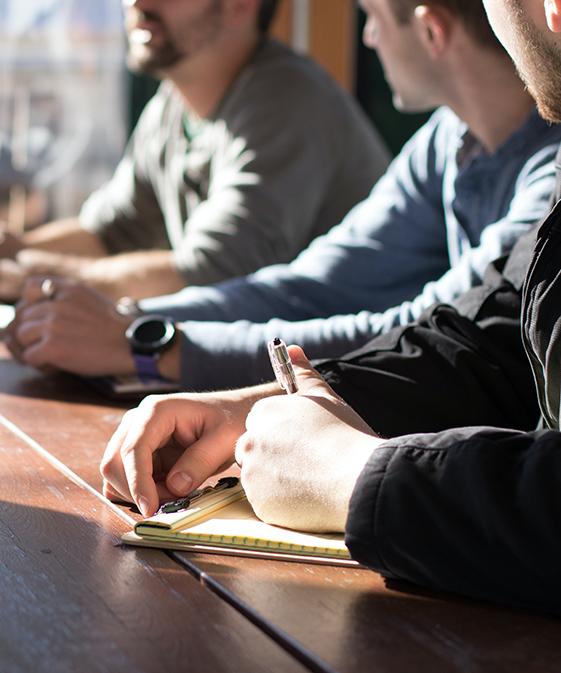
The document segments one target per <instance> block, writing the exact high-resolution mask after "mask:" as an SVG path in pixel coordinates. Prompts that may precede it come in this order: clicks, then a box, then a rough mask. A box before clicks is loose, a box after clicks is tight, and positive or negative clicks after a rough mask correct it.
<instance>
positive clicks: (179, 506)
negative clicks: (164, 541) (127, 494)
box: [156, 477, 240, 514]
mask: <svg viewBox="0 0 561 673" xmlns="http://www.w3.org/2000/svg"><path fill="white" fill-rule="evenodd" d="M239 481H240V480H239V479H238V478H237V477H222V478H221V479H219V480H218V481H217V482H216V484H215V485H214V486H205V487H204V488H201V489H196V490H195V491H193V492H192V493H190V494H189V495H188V496H185V497H184V498H178V499H177V500H172V501H171V502H166V503H165V504H164V505H162V506H161V507H160V509H159V510H158V511H157V512H156V514H174V513H175V512H181V511H183V510H184V509H189V507H191V505H192V504H193V503H194V502H196V501H197V500H199V498H201V497H202V496H203V495H210V494H211V493H217V492H219V491H225V490H226V489H227V488H233V487H234V486H237V485H238V483H239Z"/></svg>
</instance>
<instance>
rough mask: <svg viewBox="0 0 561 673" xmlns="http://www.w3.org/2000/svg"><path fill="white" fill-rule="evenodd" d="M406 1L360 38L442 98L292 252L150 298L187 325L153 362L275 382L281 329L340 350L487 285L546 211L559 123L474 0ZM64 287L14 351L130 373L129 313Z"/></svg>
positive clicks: (430, 98) (30, 319)
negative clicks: (246, 271)
mask: <svg viewBox="0 0 561 673" xmlns="http://www.w3.org/2000/svg"><path fill="white" fill-rule="evenodd" d="M406 4H408V5H409V7H410V11H409V12H408V13H407V12H406V13H405V14H403V13H401V12H396V10H395V8H394V7H393V5H392V4H390V3H388V2H387V0H381V1H379V2H370V3H364V9H365V10H366V11H367V15H368V21H367V24H366V28H365V34H364V39H365V42H366V44H367V45H369V46H371V47H373V48H376V49H377V51H378V53H379V55H380V58H381V60H382V63H383V65H384V68H385V72H386V76H387V79H388V81H389V82H390V84H391V86H392V88H393V90H394V101H395V103H396V104H397V105H398V107H401V108H403V109H409V110H420V109H427V108H432V107H434V106H436V105H446V106H448V107H442V108H440V109H438V110H437V111H436V112H435V113H434V114H433V116H432V117H431V119H430V120H429V121H428V123H427V124H426V125H425V126H424V127H423V128H421V129H420V130H419V131H418V133H417V134H416V135H415V136H414V137H413V138H412V139H411V140H410V141H409V143H407V145H406V146H405V147H404V149H403V150H402V152H401V153H400V155H399V156H398V157H397V158H396V159H395V161H394V162H393V163H392V165H391V166H390V168H389V169H388V171H387V173H386V175H385V176H384V177H383V178H382V179H381V180H380V181H379V182H378V183H377V185H376V186H375V187H374V189H373V190H372V192H371V194H370V196H369V197H368V198H367V199H366V200H365V201H363V202H362V203H361V204H359V205H358V206H356V207H355V208H354V209H353V210H352V211H351V212H350V213H349V214H348V216H347V217H346V218H345V219H344V221H343V222H342V223H341V224H340V225H339V226H338V227H336V228H335V229H333V230H332V231H331V232H330V233H329V234H327V235H326V236H323V237H322V238H319V239H317V240H316V241H315V242H314V243H312V245H311V246H310V247H309V248H308V249H307V250H305V251H304V252H303V253H301V254H300V256H299V257H298V258H297V259H296V260H295V261H294V262H292V263H291V264H289V265H278V266H273V267H268V268H265V269H263V270H261V271H259V272H257V273H255V274H253V275H251V276H248V277H244V278H238V279H234V280H230V281H226V282H224V283H221V284H219V285H215V286H213V287H190V288H187V289H186V290H184V291H182V292H180V293H178V294H176V295H171V296H169V297H160V298H156V299H150V300H146V301H144V302H142V303H141V308H142V309H143V310H144V311H147V312H150V313H158V314H165V315H168V316H171V317H172V318H173V319H174V320H176V321H182V322H181V323H180V324H179V330H178V335H179V338H177V339H176V340H175V343H174V345H173V346H172V347H171V348H169V349H168V350H166V351H165V352H164V351H158V349H157V348H156V347H155V348H154V350H153V352H152V353H151V355H152V356H153V359H154V364H153V370H157V371H159V373H160V374H162V375H163V376H165V377H167V378H170V379H176V380H179V379H180V380H181V384H182V385H183V386H184V387H187V388H190V389H195V390H197V389H198V390H200V389H208V388H216V387H218V386H239V385H244V384H252V383H257V382H259V381H261V380H263V379H267V378H269V377H270V366H269V363H268V360H267V356H266V341H267V339H268V338H270V337H272V336H275V335H278V336H280V337H282V338H283V339H284V340H285V341H288V342H298V343H299V344H301V345H302V346H303V347H304V348H305V349H306V352H307V353H308V355H309V356H310V357H324V356H336V355H338V354H341V353H344V352H346V351H348V350H350V349H352V348H355V347H358V346H360V345H362V344H363V343H365V342H366V341H367V340H368V339H369V338H371V337H372V336H374V335H376V334H378V333H380V332H384V331H387V330H388V329H389V328H391V327H393V326H395V325H400V324H407V323H408V322H410V321H411V320H414V319H415V318H416V317H418V316H419V315H420V313H421V312H422V310H423V309H425V308H427V307H428V306H430V305H431V304H433V303H434V302H435V301H440V302H442V301H444V302H447V301H451V300H452V299H453V298H454V297H456V296H458V295H459V294H461V293H462V292H464V291H466V290H467V289H469V288H470V287H472V286H473V285H476V284H478V283H480V282H481V280H482V274H483V269H484V268H485V266H486V264H487V263H488V262H489V261H490V260H492V259H495V258H496V257H498V256H500V255H501V254H504V253H505V252H507V251H508V250H509V249H510V248H511V247H512V245H513V243H514V242H515V240H516V239H517V238H518V236H519V235H520V234H521V233H522V232H524V231H526V230H527V229H528V228H529V227H530V226H531V225H532V224H533V223H534V222H535V221H536V220H538V219H540V217H541V216H542V215H543V214H544V213H545V211H546V209H547V205H548V201H549V195H550V193H551V191H552V189H553V157H554V155H555V151H556V147H557V145H558V143H559V141H560V139H561V129H559V128H557V127H550V126H548V125H547V124H546V123H545V122H544V121H543V120H541V119H540V118H539V117H538V115H537V113H536V111H535V109H534V105H533V101H532V100H531V98H530V97H529V96H528V94H527V93H526V91H525V90H524V87H523V85H522V83H521V82H520V80H519V79H518V77H517V75H516V72H515V70H514V68H513V66H512V63H511V62H510V60H509V59H508V57H507V56H506V54H505V52H504V51H503V50H502V48H501V47H500V46H499V45H498V43H497V42H496V41H495V39H494V37H493V36H492V34H491V31H490V29H489V26H488V24H487V21H486V18H485V15H484V10H483V7H482V5H481V4H480V2H479V0H472V2H469V3H465V4H462V5H461V7H458V6H457V3H453V2H450V3H446V2H442V1H439V2H438V3H435V4H434V5H432V4H430V3H429V4H424V5H419V6H418V7H417V6H415V3H406ZM57 286H58V287H57V294H56V301H54V302H53V301H49V302H44V301H39V302H37V300H38V299H39V300H40V299H41V297H40V296H38V295H37V292H36V290H34V289H33V287H32V288H31V289H30V290H29V291H28V293H27V298H26V302H24V304H23V305H22V307H21V308H20V310H19V312H18V318H17V322H16V324H15V325H14V326H13V327H12V334H13V339H14V341H13V343H14V344H15V345H14V352H15V353H16V354H17V356H18V357H20V358H21V359H22V361H24V362H26V363H27V364H31V365H34V366H38V367H42V366H45V365H49V366H55V367H59V368H62V369H66V370H69V371H73V372H76V373H81V374H86V375H102V374H126V373H132V372H134V371H135V360H134V358H133V356H132V355H131V352H130V349H129V344H128V343H127V339H126V338H125V336H124V332H125V329H126V327H127V326H128V325H129V324H130V323H131V321H132V316H128V317H127V316H121V315H118V314H117V313H116V312H115V311H114V310H113V307H112V306H110V305H108V304H106V303H105V302H103V300H102V299H101V298H98V297H96V296H95V295H93V294H91V293H90V292H88V291H87V290H84V289H82V288H80V287H74V286H68V285H64V284H62V283H59V282H58V281H57ZM101 322H103V324H104V326H105V329H104V333H103V335H100V334H99V333H98V330H97V325H99V324H100V323H101ZM85 353H87V354H88V356H87V358H85V357H84V354H85ZM149 355H150V354H149Z"/></svg>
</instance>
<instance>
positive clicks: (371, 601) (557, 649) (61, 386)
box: [0, 360, 561, 673]
mask: <svg viewBox="0 0 561 673" xmlns="http://www.w3.org/2000/svg"><path fill="white" fill-rule="evenodd" d="M0 391H1V392H0V409H1V410H2V412H3V413H4V414H5V415H6V416H7V417H8V418H10V419H11V420H12V421H14V422H15V423H17V425H18V427H20V428H21V429H22V430H23V431H25V432H26V433H28V434H29V435H30V436H31V437H33V438H34V439H35V440H37V441H40V442H41V443H42V445H43V446H45V447H46V448H47V449H48V450H49V451H51V452H52V453H53V454H55V455H56V456H58V457H59V458H60V459H61V460H63V462H65V464H67V465H71V466H72V467H73V469H75V471H76V472H77V473H78V474H79V475H80V476H81V477H82V478H83V479H85V480H86V481H87V482H88V483H89V484H92V485H93V486H94V487H98V486H99V477H98V473H97V463H98V461H99V457H100V456H101V454H102V451H103V447H104V445H105V442H106V440H107V438H108V437H109V435H110V434H111V431H112V429H113V427H114V426H115V425H116V423H117V421H118V418H119V417H120V414H121V413H122V409H119V408H117V407H114V406H111V405H110V404H108V403H107V402H104V403H102V404H96V403H95V402H96V401H97V402H100V398H95V397H93V398H92V395H91V393H90V392H89V391H88V390H87V388H85V387H84V386H83V385H82V386H80V385H79V384H78V383H77V382H76V381H73V380H70V379H67V378H65V377H58V378H55V379H53V378H50V379H45V378H44V377H41V376H37V375H36V374H33V373H31V372H29V371H26V370H24V369H22V368H19V367H18V366H16V365H14V364H13V363H10V362H9V361H2V360H0ZM33 395H36V397H34V396H33ZM65 399H66V400H71V401H65ZM184 558H186V559H188V560H189V561H190V562H191V563H194V564H195V565H196V566H197V567H198V568H199V569H200V570H201V571H204V572H206V573H208V574H209V575H210V576H211V577H212V578H214V579H216V580H217V581H218V582H219V583H220V584H221V585H222V586H223V587H225V588H226V589H227V590H228V591H230V592H231V593H233V594H234V595H235V596H237V597H238V599H239V600H241V601H243V602H244V603H245V604H247V605H248V606H250V607H251V608H252V609H254V610H255V611H257V612H258V613H259V614H260V615H261V616H262V618H263V619H265V620H268V621H269V622H270V623H272V624H274V625H276V626H277V627H279V628H281V629H283V630H284V631H286V632H287V633H288V634H289V635H290V636H292V637H293V638H295V639H296V640H298V641H299V642H300V643H302V644H303V646H305V647H306V648H308V649H309V650H310V651H312V652H314V653H315V654H316V655H318V656H320V657H321V658H322V659H323V660H325V661H326V662H327V663H328V664H329V665H331V666H332V667H333V668H334V669H336V670H338V671H340V672H341V673H359V672H360V673H362V672H363V671H365V670H372V671H376V673H378V672H379V673H405V672H407V673H408V672H409V671H417V670H419V671H420V670H423V671H425V670H426V671H430V672H431V673H445V672H446V673H448V672H455V671H458V672H462V673H463V672H466V673H467V672H469V673H477V672H479V671H481V672H482V673H483V672H485V673H486V672H488V671H492V672H493V673H502V672H503V671H504V672H506V671H509V673H511V672H512V671H521V670H524V673H548V672H549V671H552V672H553V671H558V670H559V664H558V662H559V660H560V659H561V624H560V623H559V621H558V620H555V619H551V618H548V617H544V616H539V615H534V614H531V613H525V612H517V611H512V610H506V609H502V608H499V607H495V606H490V605H485V604H481V603H476V602H470V601H467V600H462V599H460V598H457V597H453V596H442V595H438V594H435V593H429V592H427V593H422V592H419V591H418V590H415V589H413V588H411V587H406V586H399V585H395V584H394V585H392V586H389V587H388V586H386V585H385V583H384V581H383V579H382V578H381V577H379V576H378V575H376V574H375V573H372V572H369V571H366V570H354V569H345V568H324V567H320V566H312V565H305V564H293V563H283V562H273V561H259V560H253V559H240V558H233V557H226V556H211V555H202V554H197V555H193V554H185V555H184Z"/></svg>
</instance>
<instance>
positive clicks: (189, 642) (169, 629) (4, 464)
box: [0, 427, 303, 673]
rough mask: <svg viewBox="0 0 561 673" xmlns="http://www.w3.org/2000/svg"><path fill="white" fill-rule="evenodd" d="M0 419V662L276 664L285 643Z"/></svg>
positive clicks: (134, 666) (61, 665) (60, 670)
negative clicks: (133, 534)
mask: <svg viewBox="0 0 561 673" xmlns="http://www.w3.org/2000/svg"><path fill="white" fill-rule="evenodd" d="M126 528H127V524H126V523H125V522H123V521H121V520H120V519H119V518H118V517H117V516H116V515H115V514H114V513H113V512H112V511H111V510H110V509H109V508H107V507H106V506H105V505H104V503H103V502H102V501H101V500H100V499H98V498H97V497H95V496H94V495H92V494H91V493H88V492H87V491H85V490H84V489H82V488H80V487H79V486H77V485H75V484H73V483H72V482H70V481H69V480H68V479H67V478H66V477H64V476H63V475H61V474H60V473H58V472H57V471H56V470H55V469H53V468H52V467H51V466H50V465H48V464H47V463H46V462H45V461H44V460H42V459H41V458H40V457H39V456H38V455H37V454H36V453H35V452H34V451H33V450H31V449H30V448H29V447H28V446H27V445H26V444H25V443H24V442H21V441H19V440H18V439H17V438H15V437H14V436H13V435H12V434H11V433H9V432H8V431H6V429H5V428H3V427H0V573H1V578H2V581H1V582H0V605H1V606H2V609H1V610H0V653H1V664H0V669H1V670H2V671H6V672H9V673H19V672H20V671H21V672H22V673H23V672H25V673H28V672H29V673H41V672H43V671H44V672H45V673H47V672H48V673H52V672H53V671H56V672H57V673H66V672H67V671H68V673H75V672H76V671H80V673H90V672H96V673H97V672H107V673H109V672H110V673H118V672H120V671H122V672H123V673H130V672H131V671H135V672H137V671H140V672H154V673H160V672H161V671H166V672H171V671H186V670H192V671H196V672H197V673H198V672H200V673H205V672H206V671H208V672H209V673H215V672H216V671H225V672H226V671H228V672H229V671H232V672H239V671H255V672H261V671H263V670H267V671H269V670H274V671H278V672H284V671H290V672H292V671H294V672H295V673H296V672H301V671H302V670H303V669H302V667H301V666H299V665H297V664H296V663H295V662H294V661H293V660H292V658H291V657H289V656H288V655H287V654H286V653H285V652H284V650H282V649H281V648H280V647H278V646H277V645H275V644H273V643H272V642H271V641H270V640H269V639H267V638H266V637H265V636H263V635H262V634H261V632H260V631H259V630H258V629H256V628H255V627H253V626H252V625H251V624H250V623H249V622H247V621H246V620H245V619H243V618H242V617H241V616H240V615H239V614H238V613H237V612H236V611H235V610H233V609H232V608H231V607H229V606H228V605H227V604H226V603H224V602H223V601H221V600H220V599H218V598H216V597H215V596H213V595H212V594H211V593H210V592H209V591H208V590H206V589H205V588H204V587H203V586H201V585H200V584H198V583H197V582H196V581H195V580H194V579H193V578H192V577H191V576H190V575H188V574H187V573H185V572H184V571H182V570H181V569H180V568H179V567H178V566H177V564H175V563H173V562H171V561H170V560H169V559H168V558H167V557H166V556H165V555H164V554H163V553H162V552H159V551H157V550H135V551H130V550H125V549H122V548H120V547H116V546H115V545H116V544H117V543H118V541H119V536H120V534H121V533H122V532H123V530H125V529H126Z"/></svg>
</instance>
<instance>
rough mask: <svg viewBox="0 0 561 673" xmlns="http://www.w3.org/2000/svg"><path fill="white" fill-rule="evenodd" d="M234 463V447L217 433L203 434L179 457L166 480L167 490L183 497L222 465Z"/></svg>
mask: <svg viewBox="0 0 561 673" xmlns="http://www.w3.org/2000/svg"><path fill="white" fill-rule="evenodd" d="M233 462H234V447H233V446H232V445H231V442H230V441H229V440H226V439H225V438H224V437H222V438H221V437H220V434H219V433H215V432H211V433H209V434H206V435H205V434H203V436H202V437H201V438H200V439H198V440H197V441H196V442H195V443H194V444H191V446H190V447H189V448H188V449H187V450H186V451H185V452H184V453H183V454H182V455H181V456H180V457H179V459H178V460H177V461H176V463H175V465H174V466H173V467H172V468H171V470H170V471H169V474H168V476H167V478H166V486H167V488H168V489H169V490H170V491H171V492H172V493H174V494H175V495H176V496H184V495H187V494H188V493H190V492H191V491H192V490H193V489H195V488H198V487H199V486H200V485H201V484H202V483H203V482H204V481H206V480H207V479H208V478H209V477H211V476H212V475H213V474H216V472H219V471H221V470H223V469H224V464H225V463H227V464H231V463H233Z"/></svg>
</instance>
